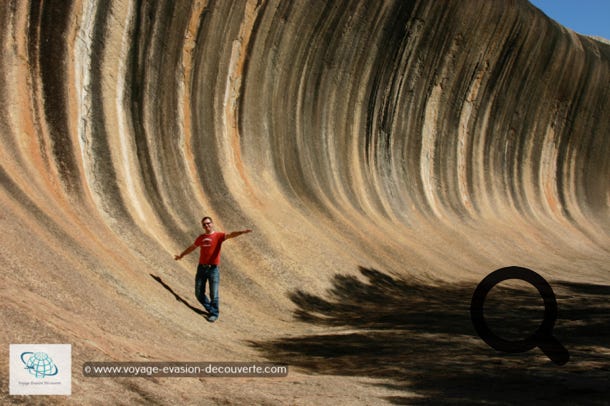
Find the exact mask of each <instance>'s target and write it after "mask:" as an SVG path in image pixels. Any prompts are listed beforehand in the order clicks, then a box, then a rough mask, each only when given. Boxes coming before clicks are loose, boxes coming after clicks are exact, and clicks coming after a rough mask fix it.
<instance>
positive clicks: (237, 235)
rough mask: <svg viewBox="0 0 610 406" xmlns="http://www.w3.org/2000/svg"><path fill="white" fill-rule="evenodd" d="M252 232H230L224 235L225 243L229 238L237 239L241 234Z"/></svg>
mask: <svg viewBox="0 0 610 406" xmlns="http://www.w3.org/2000/svg"><path fill="white" fill-rule="evenodd" d="M251 232H252V230H249V229H248V230H242V231H232V232H230V233H229V234H227V235H225V241H226V240H228V239H229V238H235V237H239V236H240V235H242V234H248V233H251Z"/></svg>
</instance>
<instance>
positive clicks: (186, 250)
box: [174, 244, 197, 261]
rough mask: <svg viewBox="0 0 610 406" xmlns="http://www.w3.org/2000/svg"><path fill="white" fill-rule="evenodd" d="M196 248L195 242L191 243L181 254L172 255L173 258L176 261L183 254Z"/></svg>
mask: <svg viewBox="0 0 610 406" xmlns="http://www.w3.org/2000/svg"><path fill="white" fill-rule="evenodd" d="M196 248H197V246H196V245H195V244H193V245H191V246H190V247H188V248H187V249H185V250H184V252H183V253H182V254H178V255H174V259H175V260H176V261H178V260H179V259H182V257H184V256H185V255H188V254H190V253H191V252H193V251H195V249H196Z"/></svg>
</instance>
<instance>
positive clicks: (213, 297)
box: [195, 264, 220, 317]
mask: <svg viewBox="0 0 610 406" xmlns="http://www.w3.org/2000/svg"><path fill="white" fill-rule="evenodd" d="M206 283H209V284H210V287H209V289H210V298H209V299H208V297H207V296H206V294H205V285H206ZM219 283H220V273H219V272H218V266H217V265H212V266H209V265H201V264H199V266H197V276H196V277H195V296H196V297H197V300H199V303H201V304H202V305H203V307H204V308H205V309H206V310H207V311H208V313H210V314H211V315H212V316H216V317H218V285H219Z"/></svg>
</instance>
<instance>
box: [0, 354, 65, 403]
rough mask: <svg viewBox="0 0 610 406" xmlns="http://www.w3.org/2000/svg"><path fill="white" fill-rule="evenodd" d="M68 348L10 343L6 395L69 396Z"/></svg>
mask: <svg viewBox="0 0 610 406" xmlns="http://www.w3.org/2000/svg"><path fill="white" fill-rule="evenodd" d="M71 393H72V345H70V344H10V346H9V394H10V395H70V394H71Z"/></svg>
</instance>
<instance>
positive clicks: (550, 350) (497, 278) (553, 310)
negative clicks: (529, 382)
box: [470, 266, 570, 365]
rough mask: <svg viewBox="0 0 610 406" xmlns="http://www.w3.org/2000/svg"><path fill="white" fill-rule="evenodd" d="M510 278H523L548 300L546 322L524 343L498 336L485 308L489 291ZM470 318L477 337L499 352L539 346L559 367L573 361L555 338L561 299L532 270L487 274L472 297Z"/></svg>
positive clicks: (510, 269) (511, 269)
mask: <svg viewBox="0 0 610 406" xmlns="http://www.w3.org/2000/svg"><path fill="white" fill-rule="evenodd" d="M508 279H520V280H523V281H525V282H528V283H530V284H531V285H533V286H534V287H535V288H536V289H537V290H538V292H539V293H540V296H542V298H543V299H544V319H543V321H542V324H540V326H539V327H538V328H537V329H536V331H535V332H534V333H533V334H532V335H530V336H529V337H527V338H526V339H524V340H516V341H509V340H505V339H503V338H501V337H498V336H497V335H495V334H494V333H493V332H492V331H491V329H490V328H489V326H488V325H487V322H486V321H485V316H484V314H483V305H484V303H485V298H486V297H487V294H488V293H489V291H490V290H491V289H492V288H493V287H494V286H496V285H497V284H498V283H500V282H502V281H505V280H508ZM470 317H471V319H472V325H473V326H474V328H475V330H476V332H477V334H478V335H479V337H481V339H482V340H483V341H485V342H486V343H487V344H488V345H489V346H490V347H492V348H494V349H495V350H498V351H503V352H508V353H517V352H526V351H529V350H531V349H532V348H534V347H539V348H540V349H541V350H542V352H544V354H546V356H547V357H549V358H550V359H551V361H553V362H554V363H555V364H557V365H564V364H565V363H566V362H568V360H569V359H570V354H569V353H568V350H566V349H565V347H564V346H563V345H561V343H560V342H559V341H558V340H557V339H556V338H555V337H554V336H553V327H554V325H555V320H557V300H556V299H555V293H554V292H553V289H552V288H551V285H549V283H548V282H547V281H546V280H545V279H544V278H543V277H542V276H540V275H538V274H537V273H536V272H534V271H532V270H531V269H527V268H521V267H518V266H509V267H506V268H500V269H498V270H496V271H494V272H492V273H490V274H489V275H487V276H486V277H485V278H484V279H483V280H482V281H481V283H479V285H478V286H477V288H476V289H475V291H474V294H473V295H472V302H471V304H470Z"/></svg>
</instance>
